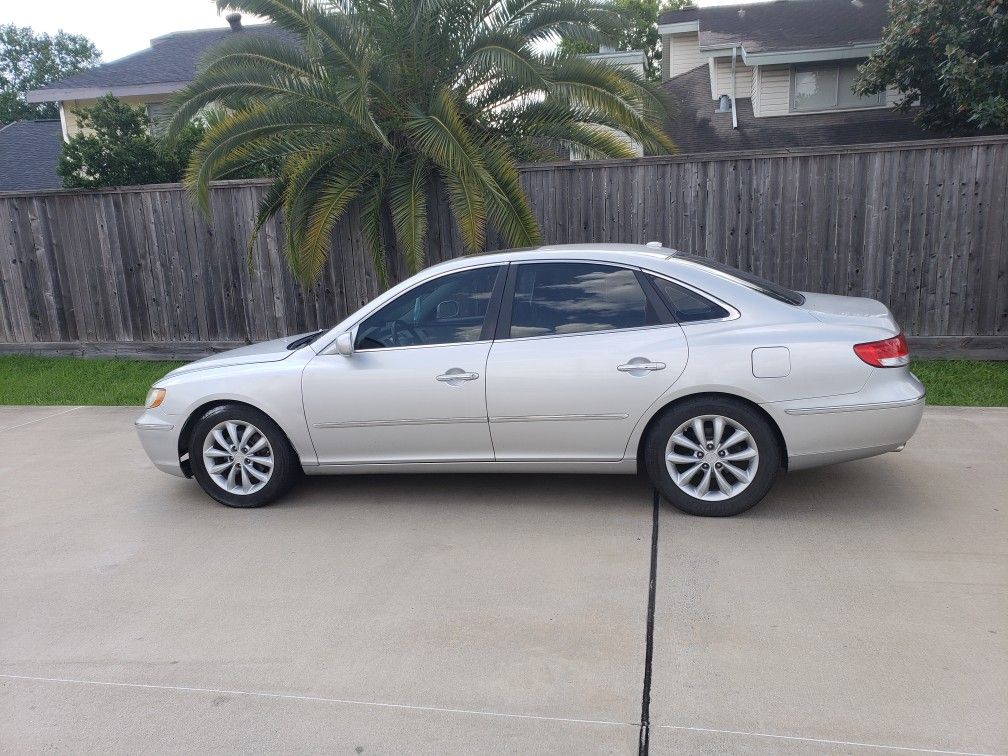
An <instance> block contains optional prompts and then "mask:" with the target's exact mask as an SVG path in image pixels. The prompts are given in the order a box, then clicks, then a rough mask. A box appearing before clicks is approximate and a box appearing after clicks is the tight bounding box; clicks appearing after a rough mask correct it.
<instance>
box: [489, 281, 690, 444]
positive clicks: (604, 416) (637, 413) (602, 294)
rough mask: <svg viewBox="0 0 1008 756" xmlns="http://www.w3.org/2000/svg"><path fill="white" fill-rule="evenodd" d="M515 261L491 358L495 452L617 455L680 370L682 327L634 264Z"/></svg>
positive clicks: (683, 341) (683, 353) (682, 363)
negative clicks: (646, 286)
mask: <svg viewBox="0 0 1008 756" xmlns="http://www.w3.org/2000/svg"><path fill="white" fill-rule="evenodd" d="M514 267H515V268H516V269H515V272H514V274H513V275H514V282H513V284H512V285H510V286H509V287H508V288H509V289H511V288H513V291H514V294H513V297H512V302H511V307H510V310H508V309H507V304H506V303H505V310H504V311H503V312H502V317H501V320H502V323H501V328H500V332H499V333H498V340H497V341H495V342H494V344H493V347H492V348H491V350H490V358H489V360H488V363H487V376H488V380H487V409H488V412H489V416H490V430H491V435H492V437H493V443H494V449H495V451H496V459H497V460H498V461H546V460H566V461H575V460H585V461H603V460H613V461H615V460H620V459H622V458H623V456H624V454H625V452H626V447H627V442H628V441H629V439H630V435H631V433H632V432H633V429H634V426H636V425H637V422H638V420H640V418H641V416H642V415H643V414H644V412H645V411H646V410H647V409H648V408H649V407H650V406H651V405H652V404H654V402H655V401H656V400H657V399H658V398H659V397H660V396H661V395H662V394H664V393H665V392H666V391H667V390H668V389H669V387H670V386H672V384H673V383H675V381H676V380H677V379H678V378H679V376H680V375H681V374H682V372H683V370H684V369H685V367H686V357H687V349H686V339H685V337H684V336H683V333H682V329H681V328H680V327H679V326H678V325H677V324H675V323H672V322H667V321H668V318H667V317H666V316H664V314H663V313H662V312H660V311H659V308H656V307H655V303H654V302H653V301H651V300H650V299H649V297H648V295H646V294H645V291H644V289H643V287H642V285H641V282H640V280H639V278H638V274H637V273H635V272H634V271H632V270H630V269H627V268H622V267H617V266H612V265H605V264H601V263H580V262H556V263H554V262H542V263H540V262H535V263H523V264H521V265H518V266H514ZM508 318H510V323H508Z"/></svg>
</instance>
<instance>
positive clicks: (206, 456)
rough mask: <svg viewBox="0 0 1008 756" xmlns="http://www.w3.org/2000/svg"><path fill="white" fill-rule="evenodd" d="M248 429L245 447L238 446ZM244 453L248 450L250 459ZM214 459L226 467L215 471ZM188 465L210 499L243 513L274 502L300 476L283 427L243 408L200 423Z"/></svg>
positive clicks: (217, 411) (223, 409)
mask: <svg viewBox="0 0 1008 756" xmlns="http://www.w3.org/2000/svg"><path fill="white" fill-rule="evenodd" d="M231 428H234V433H233V434H232V433H231V431H230V429H231ZM246 429H251V430H249V431H248V432H249V435H248V436H247V437H246V438H245V441H246V445H245V446H244V447H243V446H241V444H240V442H241V441H242V437H244V436H245V432H246ZM235 440H237V441H238V442H239V444H237V445H236V444H235V443H234V441H235ZM222 442H226V443H227V445H226V446H225V443H222ZM232 449H233V450H234V451H233V453H232ZM243 449H246V450H249V451H248V458H247V459H245V457H246V454H245V453H244V452H243V451H242V450H243ZM229 454H231V455H230V456H229ZM213 460H219V462H218V466H219V465H225V467H224V468H223V469H213V468H214V465H213ZM189 464H190V466H191V467H192V471H193V477H195V478H196V482H197V483H199V485H200V488H202V489H203V490H204V491H205V492H206V493H207V494H208V495H209V496H210V497H212V498H214V499H216V500H217V501H219V502H220V503H221V504H225V505H227V506H229V507H238V508H242V509H251V508H253V507H261V506H264V505H266V504H269V503H271V502H273V501H275V500H276V499H277V498H279V497H280V496H282V495H283V494H285V493H286V492H287V491H288V490H290V488H291V486H292V485H293V484H294V483H295V482H296V481H297V479H298V478H299V477H300V475H301V472H302V471H301V465H300V463H299V462H298V460H297V457H296V455H295V454H294V450H293V448H292V447H291V445H290V442H289V441H288V440H287V436H286V435H284V432H283V431H282V430H280V426H278V425H277V424H276V423H275V422H273V420H272V419H270V417H269V416H268V415H266V414H265V413H264V412H260V411H259V410H257V409H255V408H254V407H249V406H246V405H242V404H225V405H222V406H220V407H214V408H213V409H211V410H209V411H208V412H207V413H206V414H205V415H203V417H201V418H200V419H199V420H198V421H196V424H195V426H194V427H193V431H192V436H191V437H190V439H189ZM243 466H244V468H245V469H244V470H243V469H242V467H243ZM232 471H233V477H232ZM264 477H265V480H263V478H264ZM246 484H247V485H246ZM225 486H228V487H227V488H226V487H225ZM229 489H230V490H229Z"/></svg>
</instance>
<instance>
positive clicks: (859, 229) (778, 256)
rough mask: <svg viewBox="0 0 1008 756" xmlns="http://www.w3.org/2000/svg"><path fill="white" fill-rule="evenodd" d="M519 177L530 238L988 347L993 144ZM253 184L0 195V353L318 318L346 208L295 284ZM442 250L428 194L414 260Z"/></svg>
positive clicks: (348, 232)
mask: <svg viewBox="0 0 1008 756" xmlns="http://www.w3.org/2000/svg"><path fill="white" fill-rule="evenodd" d="M522 182H523V184H524V186H525V189H526V191H527V192H528V195H529V198H530V200H531V204H532V207H533V209H534V211H535V214H536V217H537V218H538V220H539V223H540V225H541V228H542V232H543V237H544V240H545V241H546V242H547V243H592V242H636V243H643V242H646V241H650V240H660V241H663V242H665V243H666V244H668V245H669V246H672V247H676V248H678V249H680V250H683V251H686V252H692V253H695V254H699V255H705V256H709V257H712V258H714V259H717V260H720V261H723V262H727V263H729V264H731V265H736V266H738V267H740V268H743V269H745V270H751V271H753V272H755V273H757V274H759V275H763V276H765V277H767V278H770V279H773V280H775V281H778V282H779V283H782V284H784V285H787V286H791V287H794V288H798V289H806V290H812V291H823V292H831V293H837V294H850V295H860V296H867V297H872V298H875V299H879V300H881V301H883V302H885V303H886V304H887V305H888V306H889V307H890V308H891V309H892V310H893V312H894V313H895V314H896V316H897V318H898V319H899V321H900V322H901V323H902V324H903V326H904V328H905V330H906V332H907V333H908V334H910V335H911V336H915V337H927V338H918V339H917V340H916V341H917V344H918V345H919V346H921V345H923V346H924V347H928V348H930V350H931V351H938V352H942V351H944V352H946V353H957V354H989V355H990V356H1008V212H1006V204H1008V137H989V138H972V139H957V140H943V141H929V142H915V143H894V144H882V145H866V146H858V147H837V148H828V149H825V148H824V149H804V150H794V151H790V152H785V151H776V152H773V153H770V152H761V153H730V154H729V153H721V154H710V155H694V156H685V157H673V158H644V159H641V160H633V161H604V162H593V163H557V164H544V165H530V166H525V167H523V169H522ZM264 191H265V183H264V182H261V181H260V182H224V183H220V184H218V185H215V188H214V189H213V191H212V206H213V215H212V220H209V221H208V220H207V219H205V218H204V217H203V216H202V215H201V214H200V213H199V212H198V211H197V210H196V209H195V208H194V207H193V205H192V204H191V202H190V201H189V198H188V196H187V195H186V193H185V192H184V191H183V190H182V188H181V187H179V186H176V185H167V186H166V185H159V186H145V187H130V188H125V189H113V190H102V191H50V192H40V193H36V194H26V195H14V194H6V195H0V351H7V352H11V351H32V352H40V353H61V352H62V353H99V354H100V353H105V354H140V355H148V356H149V355H160V356H193V355H197V354H202V353H206V352H209V351H212V350H214V349H219V348H224V347H227V346H232V345H235V344H236V343H243V342H248V341H257V340H261V339H268V338H275V337H279V336H285V335H288V334H293V333H298V332H302V331H309V330H313V329H316V328H321V327H326V326H329V325H332V324H335V323H336V322H337V321H339V320H340V319H342V318H343V317H344V316H345V315H347V314H348V313H350V312H352V311H353V310H354V309H356V308H357V307H359V306H360V305H362V304H364V303H365V302H366V301H368V300H369V299H371V298H372V297H374V296H375V295H376V294H377V293H379V290H380V287H379V285H378V281H377V278H376V276H375V273H374V269H373V267H372V265H371V262H370V259H369V258H368V254H367V252H366V251H365V247H364V244H363V240H362V237H361V233H360V229H359V224H358V219H357V217H356V215H355V214H353V213H351V214H350V215H349V216H348V217H347V218H345V219H344V220H343V221H342V222H340V223H339V224H338V225H337V227H336V228H335V230H334V232H333V239H332V250H331V254H330V256H329V262H328V264H327V266H326V268H325V271H324V273H323V275H322V278H321V280H320V281H319V283H318V284H317V285H316V286H314V287H313V288H311V289H310V290H307V291H306V290H304V289H302V288H301V287H300V286H299V285H298V284H297V283H296V282H295V281H294V279H293V278H292V276H291V274H290V272H289V270H288V267H287V264H286V261H285V260H284V258H283V254H282V252H281V251H280V240H281V238H282V237H281V229H280V224H279V222H275V223H272V224H270V225H268V226H267V227H266V229H265V231H264V233H263V234H262V235H261V237H260V239H259V241H258V242H257V243H256V244H255V246H254V247H253V250H252V255H251V258H250V260H251V262H250V263H249V261H248V260H247V258H246V242H247V239H248V235H249V232H250V230H251V227H252V223H253V218H254V216H255V211H256V206H257V204H258V201H259V199H260V197H261V196H262V194H263V192H264ZM492 245H493V242H491V246H492ZM460 253H461V244H460V240H459V235H458V231H457V229H456V228H455V226H454V223H453V221H452V220H451V217H450V215H449V213H448V210H447V208H446V207H445V206H444V204H443V203H440V202H434V203H433V204H432V207H431V222H430V238H429V241H428V261H429V262H433V261H436V260H439V259H445V258H448V257H452V256H454V255H457V254H460ZM396 275H402V272H401V271H397V274H396Z"/></svg>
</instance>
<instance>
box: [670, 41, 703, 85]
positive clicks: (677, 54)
mask: <svg viewBox="0 0 1008 756" xmlns="http://www.w3.org/2000/svg"><path fill="white" fill-rule="evenodd" d="M662 44H663V45H664V47H663V49H662V67H663V71H662V73H663V76H664V78H666V79H668V78H672V77H673V76H680V75H682V74H684V73H686V72H687V71H692V70H693V69H694V68H696V67H697V66H702V65H703V64H704V62H705V56H704V54H703V53H701V52H700V35H699V34H697V32H688V33H686V34H667V35H666V36H665V37H664V38H663V40H662ZM666 65H667V66H668V68H667V70H665V66H666Z"/></svg>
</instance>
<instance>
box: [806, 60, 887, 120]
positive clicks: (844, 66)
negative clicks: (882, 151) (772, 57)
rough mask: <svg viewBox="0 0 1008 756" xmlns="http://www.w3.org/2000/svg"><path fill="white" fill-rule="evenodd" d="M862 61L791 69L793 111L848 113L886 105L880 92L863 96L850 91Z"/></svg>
mask: <svg viewBox="0 0 1008 756" xmlns="http://www.w3.org/2000/svg"><path fill="white" fill-rule="evenodd" d="M860 62H861V61H858V60H854V61H850V62H847V61H844V62H841V63H817V64H813V65H802V66H794V67H793V68H792V69H791V110H792V111H798V112H800V111H816V110H847V109H849V108H877V107H878V106H879V105H883V104H885V103H884V102H883V100H882V93H881V92H879V93H878V94H875V95H868V96H867V97H861V96H860V95H856V94H854V91H853V90H852V89H851V87H852V86H853V84H854V78H855V76H856V75H857V67H858V63H860Z"/></svg>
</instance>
